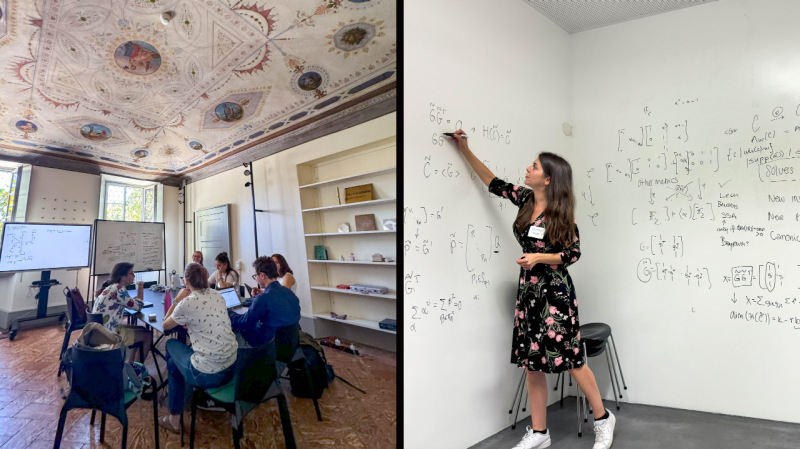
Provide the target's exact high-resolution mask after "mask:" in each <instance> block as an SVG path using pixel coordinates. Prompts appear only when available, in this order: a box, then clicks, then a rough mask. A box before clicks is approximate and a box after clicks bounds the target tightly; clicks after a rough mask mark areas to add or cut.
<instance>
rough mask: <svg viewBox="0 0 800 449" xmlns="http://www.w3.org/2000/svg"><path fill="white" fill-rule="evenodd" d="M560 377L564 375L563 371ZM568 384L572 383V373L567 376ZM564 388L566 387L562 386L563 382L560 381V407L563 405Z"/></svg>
mask: <svg viewBox="0 0 800 449" xmlns="http://www.w3.org/2000/svg"><path fill="white" fill-rule="evenodd" d="M561 377H564V373H563V372H562V373H561ZM569 384H570V385H572V375H570V376H569ZM564 390H566V388H564V382H563V381H562V382H561V400H560V401H559V405H560V406H561V407H563V406H564Z"/></svg>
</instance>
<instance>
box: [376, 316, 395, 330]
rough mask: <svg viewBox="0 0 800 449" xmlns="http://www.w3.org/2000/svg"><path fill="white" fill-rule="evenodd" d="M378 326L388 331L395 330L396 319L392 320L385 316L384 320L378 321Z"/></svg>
mask: <svg viewBox="0 0 800 449" xmlns="http://www.w3.org/2000/svg"><path fill="white" fill-rule="evenodd" d="M378 326H380V328H381V329H386V330H389V331H396V330H397V320H392V319H389V318H386V319H385V320H383V321H381V322H380V323H378Z"/></svg>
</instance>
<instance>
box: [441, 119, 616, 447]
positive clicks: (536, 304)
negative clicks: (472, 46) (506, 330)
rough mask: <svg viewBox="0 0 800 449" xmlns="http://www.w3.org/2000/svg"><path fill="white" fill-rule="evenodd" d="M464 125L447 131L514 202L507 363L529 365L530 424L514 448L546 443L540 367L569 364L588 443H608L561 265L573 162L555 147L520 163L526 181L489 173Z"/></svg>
mask: <svg viewBox="0 0 800 449" xmlns="http://www.w3.org/2000/svg"><path fill="white" fill-rule="evenodd" d="M462 134H464V132H463V131H461V130H458V131H457V132H456V133H454V135H453V139H454V140H455V142H456V146H457V147H458V149H459V151H460V152H461V154H462V155H463V156H464V158H466V160H467V162H469V164H470V166H471V167H472V169H473V170H474V171H475V173H476V174H477V175H478V177H480V179H481V181H483V183H484V184H486V186H487V187H489V191H490V192H492V193H494V194H495V195H498V196H502V197H504V198H508V199H509V200H511V202H512V203H514V205H515V206H517V207H519V212H518V214H517V219H516V220H515V222H514V225H513V229H512V230H513V232H514V236H515V237H516V239H517V242H519V244H520V246H522V252H523V254H522V257H520V258H519V259H517V264H518V265H519V266H520V279H519V288H518V292H517V301H516V307H515V312H514V332H513V338H512V348H511V362H512V363H515V364H517V366H519V367H520V368H525V369H527V376H526V382H527V387H528V400H529V402H530V405H531V426H532V427H528V432H527V433H526V435H525V436H524V437H523V438H522V441H520V442H519V444H517V445H516V446H515V447H514V449H539V448H546V447H550V442H551V440H550V432H549V431H548V430H547V379H546V378H545V373H560V372H563V371H569V373H570V374H571V375H572V377H574V378H575V380H576V381H577V382H578V386H579V387H580V388H581V390H582V391H583V392H584V393H585V394H586V398H587V399H588V400H589V403H590V404H591V406H592V411H593V413H594V419H595V421H594V431H595V444H594V449H608V448H609V447H611V443H612V442H613V437H614V426H615V424H616V418H615V416H614V415H613V414H611V412H609V411H608V410H606V409H605V408H604V407H603V401H602V398H601V397H600V391H599V389H598V388H597V383H596V381H595V378H594V374H593V373H592V371H591V370H590V369H589V367H588V366H586V365H585V364H584V347H583V345H582V343H581V333H580V323H579V320H578V301H577V298H576V295H575V286H574V284H573V282H572V278H571V277H570V275H569V272H567V267H568V266H569V265H571V264H572V263H574V262H576V261H577V260H578V258H579V257H580V240H579V236H578V226H577V225H576V224H575V218H574V217H575V196H574V195H573V193H572V168H571V167H570V165H569V163H568V162H567V161H566V160H564V159H563V158H561V157H560V156H557V155H555V154H553V153H541V154H539V157H537V158H536V160H535V161H534V162H533V165H531V166H530V167H528V168H527V169H526V174H525V187H521V186H515V185H513V184H510V183H506V182H504V181H502V180H500V179H499V178H497V177H495V175H494V174H493V173H492V171H491V170H489V168H488V167H486V166H485V165H484V164H483V163H482V162H481V161H480V160H478V158H477V157H475V155H474V154H472V151H470V149H469V147H468V145H467V140H466V139H465V138H462V137H461V135H462Z"/></svg>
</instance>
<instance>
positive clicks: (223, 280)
mask: <svg viewBox="0 0 800 449" xmlns="http://www.w3.org/2000/svg"><path fill="white" fill-rule="evenodd" d="M214 266H215V267H216V268H217V271H215V272H214V274H212V275H211V277H210V278H208V284H209V285H215V284H216V286H217V290H220V289H223V288H230V287H234V288H235V289H236V292H237V294H238V292H239V273H238V272H237V271H236V270H234V269H233V267H231V261H230V260H228V253H219V254H218V255H217V258H216V259H214Z"/></svg>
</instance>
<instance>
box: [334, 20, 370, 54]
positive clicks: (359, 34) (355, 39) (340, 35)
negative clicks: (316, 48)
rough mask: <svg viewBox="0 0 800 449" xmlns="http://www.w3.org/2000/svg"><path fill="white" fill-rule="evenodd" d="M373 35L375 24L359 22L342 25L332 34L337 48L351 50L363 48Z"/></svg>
mask: <svg viewBox="0 0 800 449" xmlns="http://www.w3.org/2000/svg"><path fill="white" fill-rule="evenodd" d="M373 37H375V25H373V24H371V23H366V22H359V23H354V24H351V25H346V26H344V27H342V29H340V30H339V31H338V32H337V33H336V34H335V35H334V36H333V44H334V45H335V46H336V48H338V49H339V50H344V51H353V50H358V49H359V48H364V47H365V46H366V45H367V44H369V41H371V40H372V38H373Z"/></svg>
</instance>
